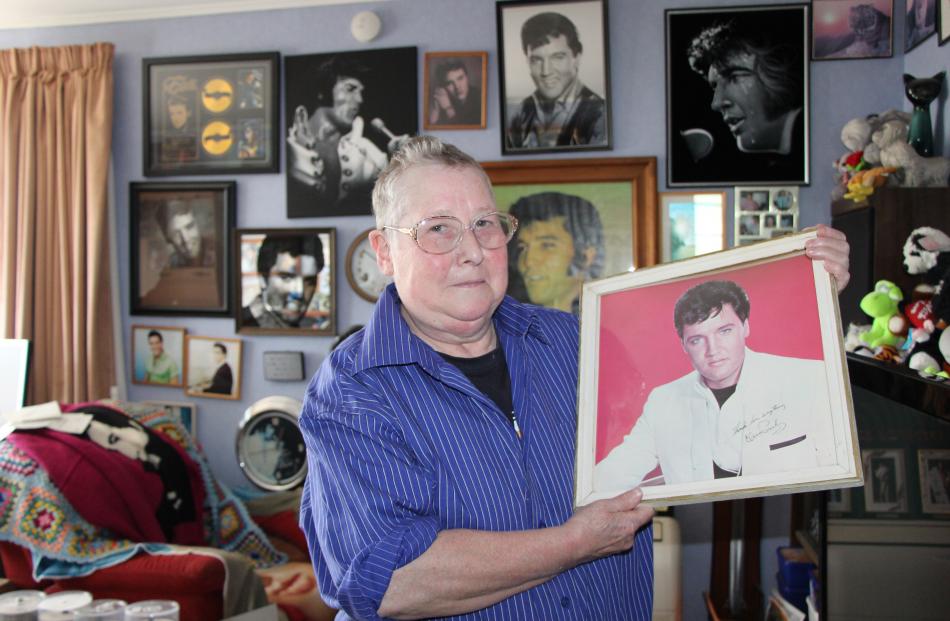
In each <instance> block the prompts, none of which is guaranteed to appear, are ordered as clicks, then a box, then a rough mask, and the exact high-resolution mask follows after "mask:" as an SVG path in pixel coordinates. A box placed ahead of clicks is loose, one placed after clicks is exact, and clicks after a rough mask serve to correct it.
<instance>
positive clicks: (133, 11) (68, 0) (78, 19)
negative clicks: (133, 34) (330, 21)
mask: <svg viewBox="0 0 950 621" xmlns="http://www.w3.org/2000/svg"><path fill="white" fill-rule="evenodd" d="M362 1H364V0H3V9H2V10H0V29H4V28H42V27H46V26H73V25H78V24H100V23H104V22H124V21H133V20H145V19H162V18H167V17H184V16H189V15H213V14H219V13H238V12H242V11H263V10H273V9H291V8H296V7H306V6H317V5H327V4H350V3H354V2H362Z"/></svg>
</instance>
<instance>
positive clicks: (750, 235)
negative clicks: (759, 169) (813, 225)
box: [735, 185, 798, 246]
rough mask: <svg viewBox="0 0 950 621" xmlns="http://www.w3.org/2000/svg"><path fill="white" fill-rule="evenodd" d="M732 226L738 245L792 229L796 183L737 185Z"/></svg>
mask: <svg viewBox="0 0 950 621" xmlns="http://www.w3.org/2000/svg"><path fill="white" fill-rule="evenodd" d="M735 225H736V228H735V240H736V245H737V246H744V245H747V244H749V243H754V242H757V241H760V240H763V239H772V238H774V237H779V236H782V235H788V234H789V233H793V232H795V230H796V229H797V228H798V186H794V185H789V186H782V187H764V186H763V187H737V188H736V189H735Z"/></svg>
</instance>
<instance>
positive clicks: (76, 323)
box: [0, 43, 115, 403]
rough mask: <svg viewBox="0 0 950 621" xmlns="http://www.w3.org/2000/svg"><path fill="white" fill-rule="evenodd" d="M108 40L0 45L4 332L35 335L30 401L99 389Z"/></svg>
mask: <svg viewBox="0 0 950 621" xmlns="http://www.w3.org/2000/svg"><path fill="white" fill-rule="evenodd" d="M113 56H114V47H113V45H112V44H111V43H95V44H92V45H71V46H64V47H57V48H38V47H34V48H30V49H14V50H0V106H2V108H0V149H2V151H0V158H2V159H0V175H2V176H0V244H2V247H0V336H2V337H5V338H27V339H30V341H31V342H32V348H33V355H32V360H31V380H30V390H29V393H28V399H29V401H30V402H31V403H41V402H44V401H49V400H54V399H55V400H58V401H64V402H70V401H82V400H86V399H95V398H100V397H104V396H107V395H108V394H109V388H110V386H111V385H112V384H113V383H114V377H115V368H114V357H113V350H114V347H115V344H114V342H113V338H112V334H113V331H112V327H113V322H114V321H115V318H114V317H113V315H112V304H111V295H112V294H111V287H112V283H111V281H110V273H109V252H110V248H109V246H110V240H109V235H108V231H109V226H108V224H109V223H108V220H107V218H108V203H107V200H108V186H107V184H108V170H109V154H110V151H111V147H112V106H113V74H112V61H113Z"/></svg>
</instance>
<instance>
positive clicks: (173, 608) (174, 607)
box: [125, 599, 178, 621]
mask: <svg viewBox="0 0 950 621" xmlns="http://www.w3.org/2000/svg"><path fill="white" fill-rule="evenodd" d="M125 621H178V602H175V601H172V600H170V599H149V600H145V601H144V602H135V603H134V604H129V605H128V606H127V607H126V608H125Z"/></svg>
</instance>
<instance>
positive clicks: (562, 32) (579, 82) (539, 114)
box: [495, 0, 612, 155]
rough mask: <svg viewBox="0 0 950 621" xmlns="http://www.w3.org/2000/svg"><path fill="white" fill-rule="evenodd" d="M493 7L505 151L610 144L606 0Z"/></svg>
mask: <svg viewBox="0 0 950 621" xmlns="http://www.w3.org/2000/svg"><path fill="white" fill-rule="evenodd" d="M495 7H496V16H497V22H498V25H497V28H498V58H499V62H498V71H499V79H498V83H499V86H500V88H499V93H500V99H501V111H502V124H501V125H502V130H501V131H502V135H501V152H502V154H504V155H518V154H530V153H545V152H558V151H589V150H595V149H609V148H611V146H612V141H611V124H610V123H611V120H610V62H609V50H610V45H609V41H608V37H607V23H608V22H607V2H606V0H515V1H514V2H499V3H497V4H496V5H495Z"/></svg>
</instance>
